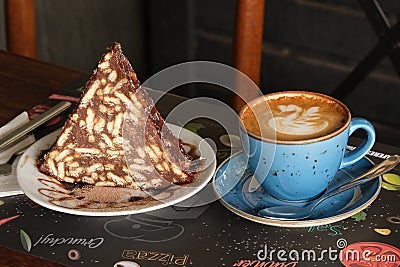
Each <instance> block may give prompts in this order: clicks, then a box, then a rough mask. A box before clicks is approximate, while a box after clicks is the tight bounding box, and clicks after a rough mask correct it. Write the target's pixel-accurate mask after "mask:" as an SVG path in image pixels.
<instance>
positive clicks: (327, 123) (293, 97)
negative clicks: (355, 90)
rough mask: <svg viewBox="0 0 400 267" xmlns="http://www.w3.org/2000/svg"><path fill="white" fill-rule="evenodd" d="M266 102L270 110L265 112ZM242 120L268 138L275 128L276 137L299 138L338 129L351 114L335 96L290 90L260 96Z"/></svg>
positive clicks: (288, 139)
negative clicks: (332, 97) (333, 97)
mask: <svg viewBox="0 0 400 267" xmlns="http://www.w3.org/2000/svg"><path fill="white" fill-rule="evenodd" d="M265 103H268V106H269V108H270V110H271V112H265V110H266V107H265ZM261 110H262V111H261ZM255 114H257V116H256V115H255ZM241 119H242V121H243V124H244V126H245V128H246V129H247V130H248V131H249V132H251V133H253V134H254V135H256V136H262V137H266V134H267V135H271V134H270V133H271V132H273V131H276V140H279V141H300V140H308V139H312V138H318V137H322V136H325V135H328V134H330V133H333V132H335V131H336V130H338V129H340V128H341V127H342V126H343V125H344V124H345V123H346V121H347V119H348V113H347V109H346V108H344V107H343V106H342V105H341V104H339V103H338V102H336V101H335V100H333V99H330V98H325V97H323V96H320V95H314V94H307V93H296V94H294V93H293V94H290V93H288V94H275V95H271V96H266V97H265V98H264V100H263V99H262V98H261V99H260V101H258V102H256V103H253V104H252V105H251V108H250V106H248V107H247V108H246V109H245V110H244V112H243V113H242V116H241ZM267 138H268V137H267Z"/></svg>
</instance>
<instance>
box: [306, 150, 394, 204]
mask: <svg viewBox="0 0 400 267" xmlns="http://www.w3.org/2000/svg"><path fill="white" fill-rule="evenodd" d="M399 162H400V156H398V155H393V156H390V157H389V158H387V159H386V160H384V161H382V162H381V163H379V164H377V165H375V166H374V167H373V168H372V169H371V170H369V171H368V172H366V173H364V174H362V175H360V176H358V177H357V178H355V179H352V180H350V181H348V182H347V183H345V184H343V185H341V186H338V187H336V188H334V189H332V190H330V192H329V193H328V194H327V195H326V196H324V197H323V198H321V199H320V200H318V201H317V202H316V203H315V204H314V205H313V208H312V210H313V209H314V208H315V207H317V206H318V205H319V204H321V202H323V201H325V200H326V199H328V198H330V197H333V196H335V195H337V194H340V193H342V192H344V191H346V190H349V189H351V188H354V187H356V186H359V185H361V184H364V183H366V182H369V181H371V180H373V179H375V178H376V177H378V176H379V175H381V174H384V173H386V172H388V171H390V170H391V169H393V168H394V167H396V165H397V164H398V163H399Z"/></svg>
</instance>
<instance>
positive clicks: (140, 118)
mask: <svg viewBox="0 0 400 267" xmlns="http://www.w3.org/2000/svg"><path fill="white" fill-rule="evenodd" d="M164 126H165V124H164V120H163V118H162V117H161V115H160V113H159V112H158V111H157V109H156V108H155V106H154V104H153V101H152V99H151V98H150V96H149V95H148V93H147V92H146V90H145V89H144V88H142V87H141V86H140V83H139V80H138V79H137V77H136V73H135V72H134V70H133V68H132V66H131V65H130V63H129V61H128V59H127V58H126V57H125V56H124V54H123V52H122V50H121V46H120V44H118V43H115V44H114V45H113V46H112V47H110V48H108V51H107V52H106V53H105V54H104V55H103V58H102V59H101V61H100V62H99V64H98V66H97V69H96V70H95V71H94V73H93V75H92V77H91V79H90V80H89V81H88V83H87V84H86V88H85V92H84V93H83V95H82V97H81V99H80V101H79V103H78V106H77V108H76V109H75V110H74V112H73V113H72V114H71V116H70V118H69V119H68V120H67V122H66V124H65V125H64V127H63V129H62V131H61V133H60V135H59V137H58V139H57V141H56V142H55V144H54V145H53V146H52V147H51V148H50V150H49V151H48V152H47V153H46V154H45V156H44V158H43V161H42V163H41V165H40V171H41V172H42V173H45V174H47V175H50V176H53V177H55V178H57V179H58V180H60V181H64V182H69V183H80V182H82V183H87V184H92V185H96V186H118V187H130V188H135V189H137V188H143V189H154V188H155V189H157V188H163V187H166V186H168V184H171V183H173V184H185V183H191V182H193V180H194V178H195V173H196V170H194V171H193V170H192V169H193V164H192V163H193V161H192V158H191V157H190V156H189V155H187V154H186V153H185V151H184V150H183V149H182V146H181V144H180V142H179V140H178V139H177V138H175V137H174V136H173V134H172V133H171V132H170V130H169V129H168V128H167V127H164Z"/></svg>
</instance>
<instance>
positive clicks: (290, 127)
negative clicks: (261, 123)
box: [268, 104, 329, 135]
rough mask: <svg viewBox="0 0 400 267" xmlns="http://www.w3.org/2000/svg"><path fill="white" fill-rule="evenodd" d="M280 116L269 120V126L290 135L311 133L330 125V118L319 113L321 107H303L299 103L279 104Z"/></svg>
mask: <svg viewBox="0 0 400 267" xmlns="http://www.w3.org/2000/svg"><path fill="white" fill-rule="evenodd" d="M278 109H279V110H280V111H281V114H280V116H277V117H274V118H271V119H270V120H269V121H268V125H269V127H271V129H273V128H274V127H275V129H276V131H277V132H278V133H282V134H289V135H310V134H313V133H319V132H321V131H324V130H326V129H327V128H328V127H329V121H328V119H326V118H324V115H323V114H320V113H319V107H310V108H308V109H304V108H301V107H299V106H297V105H293V104H291V105H279V106H278Z"/></svg>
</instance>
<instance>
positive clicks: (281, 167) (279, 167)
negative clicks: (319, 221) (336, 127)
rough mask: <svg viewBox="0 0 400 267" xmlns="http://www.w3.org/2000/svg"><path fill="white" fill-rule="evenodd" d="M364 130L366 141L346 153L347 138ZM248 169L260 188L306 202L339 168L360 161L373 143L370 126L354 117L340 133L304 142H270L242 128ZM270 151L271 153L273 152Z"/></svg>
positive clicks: (327, 182)
mask: <svg viewBox="0 0 400 267" xmlns="http://www.w3.org/2000/svg"><path fill="white" fill-rule="evenodd" d="M356 129H364V130H365V131H366V132H367V138H366V139H365V140H364V141H363V143H362V144H361V145H360V146H359V147H358V148H356V149H355V150H353V151H350V152H348V151H347V152H346V146H347V141H348V138H349V136H350V135H351V134H352V133H353V132H354V131H355V130H356ZM241 135H242V139H243V140H244V139H246V138H248V140H246V141H245V142H244V150H245V152H246V153H247V155H248V164H249V167H250V168H251V169H252V170H253V171H254V174H255V177H256V178H257V180H258V181H259V182H260V184H261V185H262V186H263V188H264V189H265V190H266V191H267V192H268V193H269V194H271V195H272V196H274V197H275V198H279V199H284V200H293V201H297V200H307V199H311V198H313V197H316V196H318V195H319V194H321V193H322V192H323V191H324V190H325V189H326V188H327V186H328V184H329V183H330V182H331V180H332V179H333V177H335V175H336V173H337V172H338V170H339V169H340V168H344V167H346V166H349V165H351V164H354V163H356V162H357V161H358V160H360V159H361V158H362V157H363V156H365V154H367V152H368V150H370V149H371V147H372V146H373V144H374V142H375V130H374V127H373V126H372V125H371V123H369V122H368V121H367V120H365V119H362V118H354V119H352V121H351V122H350V124H349V126H348V127H347V128H346V129H344V130H343V131H341V132H339V133H337V134H336V135H333V136H332V137H330V138H328V139H323V140H317V141H315V142H304V143H290V144H282V143H273V142H268V141H265V140H264V141H263V140H260V139H257V138H254V137H252V136H249V135H247V134H246V133H245V131H244V130H243V129H242V132H241ZM273 152H274V153H273Z"/></svg>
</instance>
